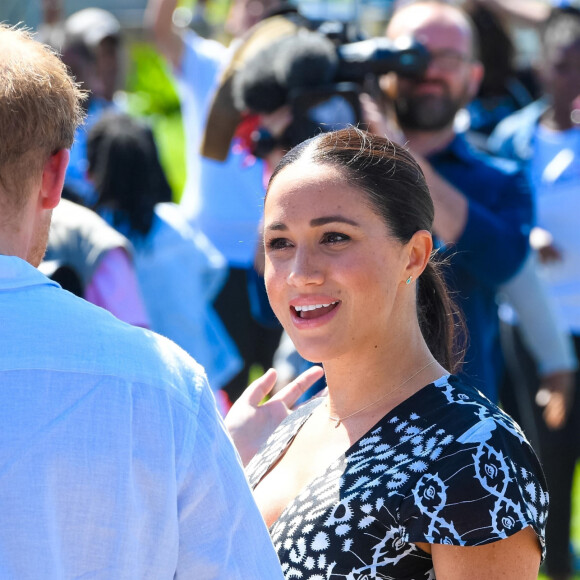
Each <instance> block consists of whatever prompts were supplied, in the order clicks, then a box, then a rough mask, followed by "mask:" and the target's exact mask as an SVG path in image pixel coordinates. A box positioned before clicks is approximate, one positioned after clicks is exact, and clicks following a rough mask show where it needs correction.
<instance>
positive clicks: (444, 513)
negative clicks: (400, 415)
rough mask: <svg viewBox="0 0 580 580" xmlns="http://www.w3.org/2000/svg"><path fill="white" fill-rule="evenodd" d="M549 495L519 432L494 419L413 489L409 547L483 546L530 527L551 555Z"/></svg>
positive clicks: (459, 441)
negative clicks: (419, 544) (547, 539)
mask: <svg viewBox="0 0 580 580" xmlns="http://www.w3.org/2000/svg"><path fill="white" fill-rule="evenodd" d="M547 511H548V492H547V486H546V482H545V479H544V475H543V472H542V469H541V467H540V465H539V462H538V460H537V458H536V455H535V454H534V452H533V450H532V448H531V447H530V445H529V443H528V442H527V441H526V440H525V438H524V436H523V434H522V433H521V431H520V430H519V427H518V426H517V425H516V424H515V423H514V422H513V421H512V420H511V419H510V418H509V417H507V416H506V415H503V414H499V413H498V414H494V415H493V416H488V417H486V418H484V419H482V420H481V421H479V422H478V423H476V424H475V425H473V426H472V427H471V428H469V429H468V430H467V431H465V432H464V433H463V434H461V435H459V436H458V437H457V438H456V439H455V441H454V443H452V444H451V445H449V446H448V447H447V448H446V450H445V451H444V453H443V454H442V455H441V456H440V457H439V458H438V459H437V461H435V462H433V463H432V464H431V465H430V469H429V471H428V472H427V473H424V474H423V475H422V476H421V477H419V478H418V479H417V480H416V482H415V483H414V485H413V487H412V489H411V490H410V493H409V494H408V495H407V497H406V498H405V502H404V504H403V507H402V510H401V517H402V519H403V520H404V525H405V527H406V530H407V533H408V538H409V541H410V542H413V543H416V542H427V543H430V544H450V545H457V546H478V545H483V544H488V543H491V542H495V541H498V540H501V539H504V538H507V537H509V536H511V535H513V534H515V533H516V532H518V531H520V530H523V529H524V528H526V527H527V526H532V527H533V529H534V530H535V532H536V534H537V536H538V539H539V542H540V544H541V547H542V558H543V556H544V553H545V546H544V535H545V526H546V517H547Z"/></svg>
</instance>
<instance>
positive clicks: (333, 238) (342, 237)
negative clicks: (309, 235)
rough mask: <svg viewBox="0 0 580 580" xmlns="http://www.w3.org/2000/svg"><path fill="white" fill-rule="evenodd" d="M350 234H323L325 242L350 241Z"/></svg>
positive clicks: (338, 242) (323, 241)
mask: <svg viewBox="0 0 580 580" xmlns="http://www.w3.org/2000/svg"><path fill="white" fill-rule="evenodd" d="M348 240H350V236H347V235H346V234H339V233H338V232H327V233H325V234H324V235H323V236H322V243H323V244H340V243H341V242H348Z"/></svg>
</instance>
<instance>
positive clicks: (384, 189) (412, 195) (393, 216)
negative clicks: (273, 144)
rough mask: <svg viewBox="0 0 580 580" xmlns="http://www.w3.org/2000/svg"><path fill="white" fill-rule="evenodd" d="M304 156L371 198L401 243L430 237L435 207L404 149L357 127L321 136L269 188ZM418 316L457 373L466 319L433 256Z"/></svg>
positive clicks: (287, 161)
mask: <svg viewBox="0 0 580 580" xmlns="http://www.w3.org/2000/svg"><path fill="white" fill-rule="evenodd" d="M305 156H306V157H308V158H309V159H311V160H312V161H313V162H315V163H319V164H323V165H330V166H332V167H336V168H337V169H338V170H340V171H341V173H342V175H344V177H345V179H346V180H347V181H348V183H349V184H350V185H352V186H353V187H356V188H358V189H359V190H361V191H362V192H364V193H365V194H366V199H367V202H368V203H369V205H370V207H371V209H372V210H373V211H374V212H375V213H376V214H377V215H379V216H381V217H382V218H383V220H384V222H385V224H386V226H387V228H388V230H389V232H390V233H391V234H392V235H393V236H394V237H395V238H396V239H397V240H399V242H401V243H402V244H406V243H408V242H409V240H410V239H411V238H412V237H413V234H414V233H415V232H417V231H419V230H427V231H428V232H431V230H432V226H433V217H434V207H433V201H432V199H431V195H430V193H429V188H428V187H427V183H426V182H425V176H424V175H423V172H422V171H421V168H420V167H419V165H418V164H417V162H416V161H415V159H414V158H413V157H412V156H411V154H410V153H409V152H408V151H407V150H406V149H405V148H404V147H401V146H399V145H396V144H395V143H392V142H391V141H389V140H388V139H385V138H383V137H379V136H377V135H373V134H370V133H367V132H365V131H362V130H360V129H358V128H356V127H349V128H346V129H342V130H340V131H335V132H329V133H322V134H320V135H318V136H316V137H313V138H312V139H309V140H307V141H304V142H303V143H301V144H300V145H298V146H296V147H294V148H293V149H291V150H290V151H289V152H288V153H287V154H286V155H285V156H284V157H283V158H282V160H281V161H280V163H279V164H278V165H277V167H276V169H275V170H274V172H273V173H272V176H271V177H270V182H269V184H268V188H269V187H270V185H271V184H272V182H273V180H274V179H275V178H276V176H277V175H278V174H279V173H280V172H281V171H282V170H283V169H285V168H286V167H288V166H289V165H292V164H293V163H295V162H297V161H298V160H299V159H301V158H302V157H305ZM417 316H418V319H419V326H420V328H421V332H422V333H423V336H424V338H425V341H426V343H427V346H428V347H429V349H430V350H431V352H432V353H433V356H434V357H435V358H436V359H437V361H438V362H439V363H440V364H441V365H442V366H444V367H445V368H447V369H448V370H449V371H450V372H456V371H457V370H458V367H459V366H460V364H461V356H462V352H461V350H459V349H457V348H456V333H455V326H456V325H457V324H461V318H460V316H459V314H458V312H457V309H456V308H455V306H454V304H453V302H452V300H451V298H450V296H449V293H448V292H447V288H446V285H445V282H444V279H443V275H442V272H441V263H440V262H438V261H437V260H435V259H434V258H433V256H432V257H431V259H430V260H429V263H428V264H427V267H426V268H425V270H424V271H423V273H422V274H421V276H420V280H418V282H417ZM459 334H460V335H461V334H463V333H459Z"/></svg>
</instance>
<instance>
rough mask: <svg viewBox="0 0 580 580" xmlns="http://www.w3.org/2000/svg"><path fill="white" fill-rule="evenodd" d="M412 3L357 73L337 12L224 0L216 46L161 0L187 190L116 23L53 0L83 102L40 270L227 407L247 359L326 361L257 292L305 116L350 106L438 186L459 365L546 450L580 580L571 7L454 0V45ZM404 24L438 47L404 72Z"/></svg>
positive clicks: (206, 29) (579, 330)
mask: <svg viewBox="0 0 580 580" xmlns="http://www.w3.org/2000/svg"><path fill="white" fill-rule="evenodd" d="M407 4H412V2H405V1H399V2H392V3H388V8H387V9H386V11H385V30H386V32H385V39H387V40H389V41H392V43H391V44H390V45H389V47H388V49H389V50H390V51H391V53H390V54H391V58H394V59H395V61H392V60H390V61H388V63H387V64H386V65H385V66H386V68H385V69H384V70H379V69H376V70H378V71H379V72H369V73H368V74H365V75H364V76H361V78H355V77H356V75H354V76H353V78H354V82H350V83H349V87H348V88H344V87H343V86H339V84H341V83H343V84H346V83H345V82H344V81H345V79H346V80H348V79H347V78H346V77H347V76H348V75H346V73H345V78H338V77H339V76H340V74H342V73H340V74H339V73H338V72H336V71H339V70H340V63H338V64H337V63H336V62H335V59H336V55H335V54H334V53H333V51H334V50H337V51H338V49H339V48H340V46H344V45H348V44H351V43H352V44H354V43H355V42H357V41H360V40H362V38H361V37H360V32H359V31H355V32H353V31H352V30H350V28H349V27H348V26H345V24H344V23H342V24H341V23H333V22H314V20H312V19H307V18H306V17H305V16H303V15H301V14H300V13H299V11H298V10H297V9H296V7H295V6H294V5H293V4H291V3H287V2H284V1H282V0H232V3H231V6H230V10H229V14H228V18H227V21H226V23H225V31H226V32H227V34H228V35H229V36H230V37H231V38H232V41H231V43H230V44H229V46H225V45H224V44H223V43H222V42H221V41H218V40H216V39H215V38H211V37H210V35H211V34H212V27H211V26H210V25H209V24H208V20H207V18H206V9H207V6H206V2H201V1H200V2H198V3H197V4H196V5H195V7H194V10H193V12H192V14H193V18H191V19H185V20H184V19H183V18H181V17H180V14H181V15H182V12H180V11H179V7H178V6H177V0H149V3H148V6H147V9H146V13H145V19H144V22H143V29H144V31H145V34H146V35H147V38H148V39H149V41H150V42H151V43H152V44H153V45H154V46H155V47H156V48H157V50H158V51H159V53H160V54H161V55H162V56H163V57H164V59H165V60H166V63H167V67H168V70H169V71H170V74H171V75H172V77H173V79H174V80H175V84H176V87H177V91H178V94H179V98H180V104H181V114H182V119H183V130H184V133H185V151H184V156H185V161H186V169H187V180H186V184H185V188H184V190H183V191H182V192H181V191H180V192H176V191H172V190H171V187H170V186H169V184H168V180H167V177H166V171H165V169H164V167H163V166H162V164H161V162H160V155H159V150H158V145H157V144H156V141H155V137H154V133H153V131H152V130H151V126H150V124H149V122H148V120H147V119H144V118H137V117H135V116H132V115H130V114H129V113H128V112H127V111H126V110H125V109H124V106H123V104H122V103H123V100H122V99H119V98H118V96H119V94H120V93H122V91H123V90H124V88H125V85H124V83H125V81H124V77H125V73H126V71H127V70H128V68H129V67H130V66H131V63H130V62H128V54H129V51H128V50H127V38H126V34H125V31H124V28H123V26H122V24H121V23H120V22H119V20H118V19H117V18H116V17H115V16H114V15H113V14H111V13H110V12H107V11H105V10H102V9H100V8H95V7H87V8H86V9H83V10H81V11H80V12H76V13H74V14H72V15H68V16H67V15H65V12H64V7H63V6H62V5H61V4H59V2H53V1H48V0H46V1H45V3H44V19H43V23H42V25H41V26H39V28H38V31H37V38H38V39H40V40H42V41H43V42H45V43H47V44H50V45H51V46H53V47H54V48H55V50H56V51H58V52H59V53H60V54H61V55H62V59H63V61H64V62H65V63H66V65H67V66H68V67H69V69H70V70H71V71H72V73H73V74H74V76H75V77H76V80H77V81H78V82H79V83H81V87H82V89H83V90H85V91H86V92H87V95H88V97H87V100H86V101H85V107H86V114H87V117H86V122H85V124H84V126H83V127H82V128H80V129H79V130H78V131H77V135H76V137H75V143H74V145H73V147H72V150H71V161H70V164H69V168H68V170H67V175H66V181H65V190H64V197H65V198H66V201H63V202H62V203H61V204H60V205H59V206H58V208H57V209H56V210H55V212H54V214H53V220H52V227H51V233H50V238H49V245H48V250H47V253H46V256H45V260H44V262H43V263H42V264H41V266H40V268H41V270H42V271H43V272H44V273H46V274H47V275H49V277H51V278H53V279H54V280H56V281H58V282H59V283H60V284H61V285H62V286H63V287H65V288H66V289H68V290H70V291H71V292H73V293H75V294H77V295H79V296H82V297H84V298H86V300H88V301H90V302H93V303H94V304H97V305H99V306H102V307H103V308H105V309H107V310H109V311H110V312H112V313H113V314H115V316H117V317H118V318H119V319H121V320H124V321H126V322H128V323H130V324H133V325H138V326H142V327H145V328H150V329H152V330H154V331H156V332H158V333H160V334H162V335H164V336H167V337H169V338H170V339H172V340H173V341H175V342H176V343H177V344H178V345H179V346H181V347H182V348H183V349H185V350H186V351H187V352H188V353H189V354H191V355H192V356H193V357H194V358H195V359H196V360H197V361H198V362H200V363H201V364H202V365H203V367H204V368H205V370H206V373H207V375H208V378H209V381H210V385H211V386H212V388H213V389H214V392H215V393H216V396H217V399H218V402H219V404H220V405H221V410H222V412H223V413H224V414H225V413H226V411H227V409H228V408H229V406H230V405H231V404H232V403H233V402H234V401H235V400H236V399H237V398H238V397H239V396H240V394H241V393H242V392H243V390H244V388H245V387H246V386H247V385H248V383H249V381H250V373H251V370H252V369H256V368H259V369H262V370H266V369H268V368H269V367H271V366H275V367H276V368H277V370H278V377H279V383H280V385H283V384H284V383H287V382H289V381H290V380H292V379H293V378H295V377H296V376H297V375H298V374H299V373H300V372H301V371H302V370H304V369H305V368H307V367H308V366H309V365H311V364H312V363H315V362H316V361H305V360H303V359H301V358H300V357H299V355H298V354H297V353H296V351H295V349H294V347H293V345H292V343H291V342H290V341H289V339H288V337H287V336H285V335H283V333H282V329H281V327H280V325H279V324H278V322H277V321H276V318H275V317H274V315H273V313H272V311H271V310H270V307H269V304H268V299H267V296H266V293H265V289H264V283H263V277H262V266H261V264H262V262H263V257H262V254H261V251H262V248H261V244H260V220H261V213H262V208H263V195H264V191H265V184H266V183H267V180H268V177H269V175H270V173H271V172H272V170H273V168H274V166H275V164H276V162H277V160H278V159H279V158H280V157H281V155H282V153H283V152H284V151H286V150H287V149H288V148H289V147H290V146H292V145H294V144H296V143H297V142H299V141H301V140H302V138H303V137H304V136H306V137H308V136H310V135H308V131H312V135H314V134H315V133H316V132H318V131H324V130H328V129H334V128H337V127H339V126H341V125H345V124H348V123H355V124H356V123H358V124H360V125H361V126H363V127H365V128H367V129H368V130H370V131H373V132H379V133H381V134H385V135H387V136H388V137H389V138H390V139H392V140H394V141H400V142H401V143H402V144H406V145H407V146H408V147H409V150H410V151H411V153H412V154H413V155H414V156H415V157H416V158H417V160H418V161H419V163H420V165H421V167H422V169H423V171H424V173H425V176H426V178H427V182H428V184H429V187H430V190H431V192H432V196H433V198H434V204H435V222H434V234H435V237H436V240H437V243H438V248H437V254H438V256H439V257H440V258H441V260H442V261H444V262H446V268H447V270H446V271H447V274H448V282H449V284H450V286H451V288H452V290H453V292H454V297H455V301H456V304H457V316H458V317H463V318H464V319H465V323H466V328H467V336H464V337H463V341H462V342H461V344H459V345H457V348H462V349H464V351H465V356H464V366H463V373H464V375H465V376H467V377H468V378H469V379H470V381H472V382H473V383H474V384H476V385H477V386H478V387H479V388H480V390H482V392H484V394H485V395H486V396H488V397H489V398H490V399H492V400H493V401H495V402H498V401H499V402H500V403H501V404H502V406H503V408H504V409H506V410H507V411H508V412H509V413H510V414H511V415H513V416H514V417H515V418H516V419H517V420H518V422H519V423H520V425H521V426H522V428H523V429H524V431H525V432H526V434H527V435H528V437H529V438H530V440H531V442H532V444H533V445H534V446H535V448H536V451H537V452H538V453H539V455H540V457H541V460H542V463H543V466H544V469H545V472H546V476H547V480H548V484H549V486H550V490H551V496H552V497H551V514H550V518H549V520H548V533H547V544H548V556H547V560H546V571H547V573H548V574H549V576H550V577H551V578H553V579H554V580H559V579H565V578H570V577H571V576H570V574H571V570H572V568H571V562H570V529H569V522H570V515H571V499H570V498H571V492H572V482H573V476H574V468H575V464H576V459H577V457H578V455H579V454H580V428H579V427H578V425H579V423H578V421H579V420H580V397H577V396H576V393H577V391H578V389H579V388H580V372H579V370H578V357H579V356H580V241H579V238H578V234H577V223H578V218H577V216H578V215H579V214H577V213H576V212H577V211H579V210H580V201H579V199H580V198H579V197H578V193H579V192H580V5H579V4H575V3H574V2H573V1H568V2H566V1H560V2H552V3H549V2H547V1H544V0H521V1H516V0H464V1H463V2H454V4H456V5H457V4H459V5H461V7H462V8H463V9H464V10H465V12H466V14H468V15H469V17H470V19H471V20H470V22H471V26H472V30H471V31H469V34H467V35H466V37H465V38H463V37H461V38H459V37H458V38H457V39H456V41H453V40H451V41H450V39H445V40H446V43H445V48H443V49H442V48H441V46H443V44H442V39H440V38H438V37H437V36H436V35H429V34H426V35H424V36H421V35H417V34H415V32H416V30H418V29H420V23H421V19H422V12H421V11H422V9H424V5H423V3H421V2H419V3H417V6H416V10H417V14H416V19H415V23H416V24H415V25H414V26H410V25H409V24H408V23H402V22H399V21H398V20H397V18H396V17H394V18H391V19H389V17H390V14H391V13H392V12H393V11H394V10H395V11H396V9H397V8H398V6H399V5H407ZM524 29H525V30H527V31H528V32H529V33H530V34H532V35H533V37H534V38H536V39H537V40H538V43H537V51H536V53H535V55H534V58H533V59H530V58H523V56H522V47H521V46H520V45H519V44H518V41H517V40H518V36H517V34H516V31H521V30H524ZM202 34H204V35H205V36H203V35H202ZM313 35H314V36H313ZM357 35H359V36H357ZM408 37H411V38H412V39H413V41H414V42H417V43H418V44H419V45H420V47H422V50H425V54H423V57H422V58H424V60H423V61H422V63H418V64H417V65H416V67H415V69H414V70H411V71H405V70H402V69H398V68H397V66H402V64H401V63H403V61H404V57H403V56H402V55H404V54H406V53H403V52H398V51H403V49H401V48H399V47H400V46H403V45H402V44H401V43H400V41H401V39H403V38H408ZM466 38H467V40H466ZM322 40H323V41H324V42H322ZM453 42H455V45H454V46H453V47H452V48H450V44H451V45H453ZM329 46H330V48H328V47H329ZM310 47H311V48H310ZM413 54H414V53H413ZM417 54H419V53H417ZM288 55H293V56H292V57H293V58H295V60H294V61H292V60H291V58H290V57H289V56H288ZM425 55H426V56H425ZM396 59H399V60H396ZM339 60H340V59H339ZM393 62H394V64H393ZM321 63H322V64H321ZM355 66H356V65H355ZM331 86H332V87H333V88H332V89H331V88H329V87H331ZM176 200H179V203H176ZM323 386H324V384H323V382H322V384H319V385H318V386H317V387H316V388H323ZM556 490H557V491H556Z"/></svg>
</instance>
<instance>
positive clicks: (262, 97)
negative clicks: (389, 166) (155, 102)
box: [202, 15, 430, 159]
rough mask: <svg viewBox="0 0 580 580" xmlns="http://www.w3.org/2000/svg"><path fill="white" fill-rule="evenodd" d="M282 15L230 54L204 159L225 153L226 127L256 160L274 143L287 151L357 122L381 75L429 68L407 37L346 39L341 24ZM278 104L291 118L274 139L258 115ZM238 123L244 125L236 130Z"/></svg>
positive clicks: (228, 136) (413, 74) (418, 72)
mask: <svg viewBox="0 0 580 580" xmlns="http://www.w3.org/2000/svg"><path fill="white" fill-rule="evenodd" d="M298 17H299V18H301V17H300V16H299V15H298ZM280 18H281V17H279V16H276V17H273V18H272V22H267V21H264V22H263V23H261V25H258V27H257V29H256V31H255V32H254V34H253V36H250V37H248V38H247V39H246V41H245V45H244V44H242V46H241V48H240V49H239V51H238V55H237V61H236V56H234V64H233V66H232V67H230V70H229V71H226V74H225V77H224V79H222V84H221V87H220V91H221V94H220V91H218V94H217V96H216V98H214V103H213V105H212V111H210V118H209V121H208V130H207V131H206V134H205V138H204V144H203V145H202V154H204V155H205V156H207V157H211V158H214V159H225V156H226V155H227V153H226V152H225V151H224V145H223V142H224V139H227V147H228V148H229V143H230V141H231V138H232V136H233V133H234V130H235V129H233V130H231V131H230V132H229V133H228V131H227V130H224V129H223V127H224V126H225V125H227V124H228V123H230V124H231V123H234V122H235V125H236V128H237V129H238V131H237V135H238V136H242V139H243V141H244V142H245V143H244V144H245V146H247V147H248V148H249V149H250V150H251V152H252V153H253V154H254V155H256V156H258V157H263V156H264V155H266V154H267V153H268V152H269V151H271V150H272V149H273V148H274V147H276V146H281V147H282V148H286V149H289V148H291V147H293V146H294V145H297V144H298V143H300V142H302V141H304V140H305V139H308V138H310V137H313V136H314V135H316V134H317V133H319V132H321V131H332V130H336V129H339V128H342V127H344V126H346V125H349V124H351V125H358V124H360V123H361V121H362V118H361V110H360V102H359V95H360V93H361V92H363V91H365V90H366V91H367V92H368V89H369V85H370V84H372V83H374V85H375V91H378V90H379V89H378V77H379V76H381V75H384V74H387V73H390V72H395V73H397V74H398V75H402V76H407V77H418V76H421V75H422V74H423V73H424V71H425V70H426V68H427V66H428V63H429V58H430V57H429V53H428V51H427V50H426V49H425V47H423V46H422V45H421V44H419V43H417V42H416V41H414V40H413V39H410V38H409V39H398V40H397V41H396V42H393V41H391V40H389V39H387V38H384V37H376V38H370V39H366V40H359V39H355V40H354V41H351V40H350V39H349V38H348V31H347V28H346V25H345V24H344V23H340V22H336V23H331V22H324V23H321V24H317V25H316V24H314V23H312V22H311V21H307V20H306V19H304V18H301V19H300V20H299V21H298V24H296V20H294V21H293V20H292V16H291V17H290V18H288V17H287V16H286V17H285V18H283V19H282V20H280ZM276 19H278V20H276ZM288 22H290V23H291V24H292V26H293V28H291V29H290V33H288V32H286V33H284V34H278V32H279V30H280V26H286V25H287V24H288ZM256 47H257V48H256ZM248 48H249V49H250V50H248ZM244 51H246V52H244ZM220 103H221V106H219V105H220ZM284 105H289V106H290V108H291V112H292V119H293V120H292V123H291V124H290V126H289V127H288V128H287V130H286V131H285V133H284V134H283V135H282V137H280V138H277V139H276V138H274V137H272V136H271V135H270V134H269V133H268V132H267V131H266V130H264V129H262V128H260V127H259V125H258V124H257V118H258V116H259V115H260V114H267V113H272V112H273V111H276V110H277V109H279V108H280V107H282V106H284ZM232 108H233V109H235V113H232V111H231V110H230V109H232ZM248 119H251V122H250V123H248V122H247V121H248ZM252 122H253V123H254V124H252ZM240 123H241V126H244V125H245V129H243V130H242V131H240V128H239V126H240ZM210 125H211V127H212V128H211V129H210ZM248 128H249V130H248ZM220 143H221V145H220Z"/></svg>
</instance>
